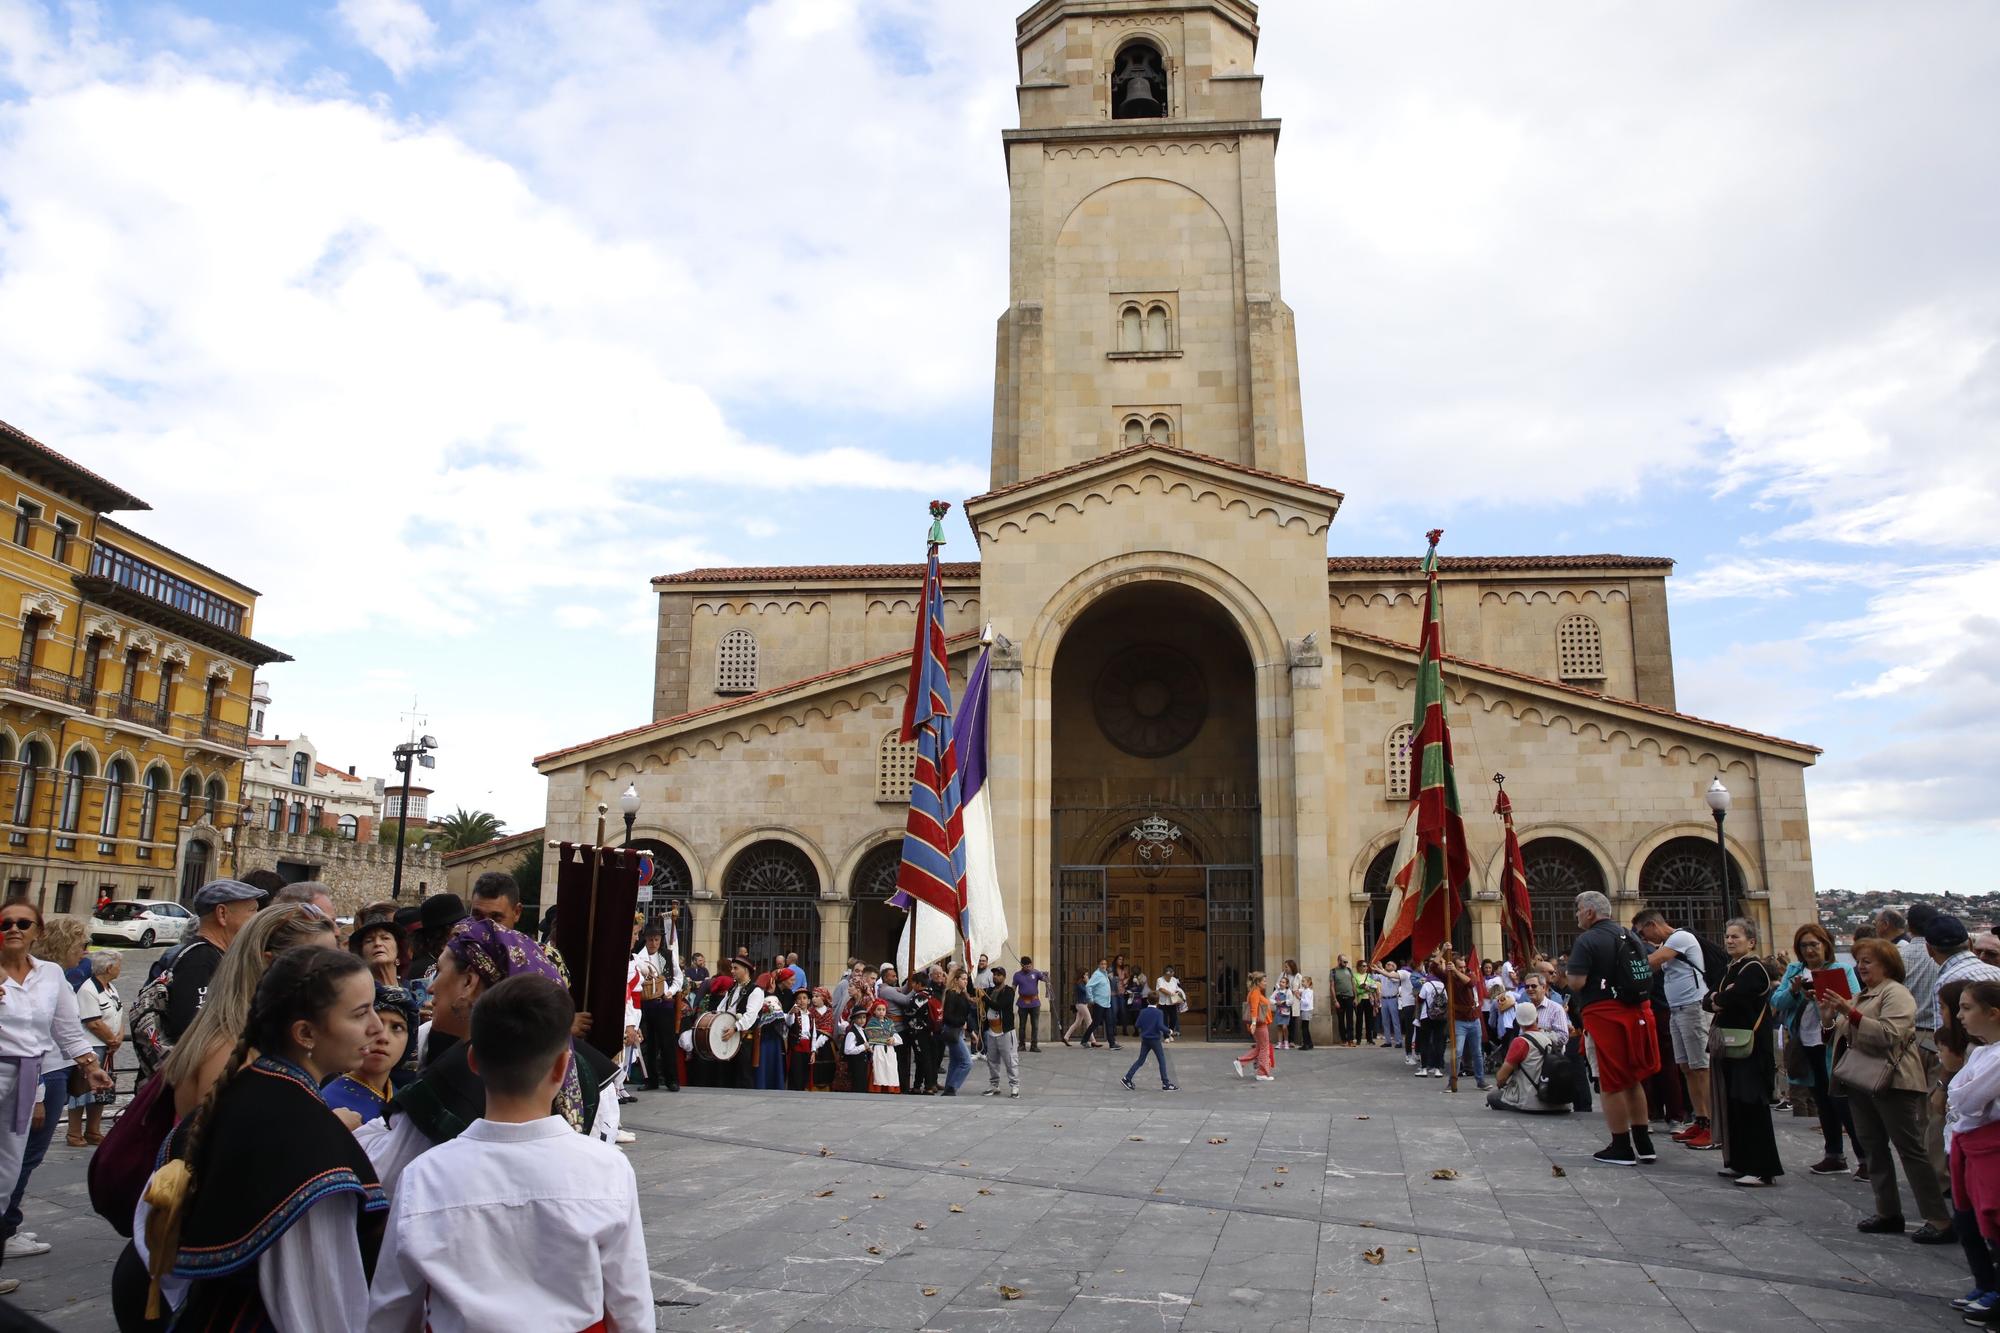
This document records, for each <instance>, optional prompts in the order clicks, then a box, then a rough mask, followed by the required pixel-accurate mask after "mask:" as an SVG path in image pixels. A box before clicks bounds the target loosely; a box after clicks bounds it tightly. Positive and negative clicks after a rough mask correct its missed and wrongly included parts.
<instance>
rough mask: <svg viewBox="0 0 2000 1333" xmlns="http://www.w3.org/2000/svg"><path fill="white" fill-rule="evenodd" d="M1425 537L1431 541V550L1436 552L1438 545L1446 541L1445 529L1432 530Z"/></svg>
mask: <svg viewBox="0 0 2000 1333" xmlns="http://www.w3.org/2000/svg"><path fill="white" fill-rule="evenodd" d="M1424 536H1425V537H1426V538H1428V539H1429V540H1430V544H1431V549H1433V550H1436V549H1437V544H1438V543H1439V542H1441V541H1443V540H1444V529H1443V528H1432V529H1431V530H1430V531H1429V532H1426V533H1425V534H1424Z"/></svg>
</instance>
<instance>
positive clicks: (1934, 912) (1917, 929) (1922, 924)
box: [1903, 903, 1938, 935]
mask: <svg viewBox="0 0 2000 1333" xmlns="http://www.w3.org/2000/svg"><path fill="white" fill-rule="evenodd" d="M1937 919H1938V909H1937V908H1935V907H1932V906H1931V905H1930V904H1929V903H1911V904H1910V910H1909V911H1907V912H1905V913H1904V914H1903V920H1904V921H1905V922H1907V923H1908V925H1909V927H1910V933H1911V934H1912V935H1923V934H1924V933H1925V932H1926V931H1928V930H1929V929H1930V928H1931V922H1933V921H1935V920H1937Z"/></svg>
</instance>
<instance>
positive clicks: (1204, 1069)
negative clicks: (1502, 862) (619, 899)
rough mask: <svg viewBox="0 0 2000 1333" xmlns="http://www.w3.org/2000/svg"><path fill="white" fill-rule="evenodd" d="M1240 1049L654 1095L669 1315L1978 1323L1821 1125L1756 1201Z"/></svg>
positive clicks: (1335, 1324)
mask: <svg viewBox="0 0 2000 1333" xmlns="http://www.w3.org/2000/svg"><path fill="white" fill-rule="evenodd" d="M1231 1053H1233V1048H1224V1047H1219V1046H1205V1045H1201V1044H1195V1043H1183V1044H1181V1045H1179V1046H1177V1047H1175V1048H1174V1049H1173V1052H1172V1059H1173V1063H1174V1066H1175V1071H1174V1072H1175V1076H1176V1078H1177V1079H1178V1080H1179V1081H1180V1083H1181V1085H1182V1089H1183V1090H1182V1091H1180V1092H1177V1093H1167V1092H1162V1091H1160V1089H1159V1083H1158V1079H1157V1078H1156V1077H1154V1078H1152V1079H1151V1081H1150V1085H1149V1083H1148V1082H1147V1081H1141V1082H1140V1083H1139V1088H1140V1091H1138V1092H1136V1093H1131V1092H1127V1091H1125V1089H1124V1088H1122V1087H1120V1086H1119V1084H1118V1077H1119V1075H1120V1074H1122V1073H1123V1072H1124V1068H1125V1064H1126V1061H1127V1060H1129V1059H1130V1055H1129V1054H1126V1055H1118V1054H1116V1053H1111V1052H1103V1051H1096V1052H1084V1051H1080V1050H1066V1049H1063V1048H1062V1047H1059V1046H1058V1047H1053V1048H1044V1051H1043V1053H1042V1054H1041V1055H1039V1056H1027V1057H1024V1059H1023V1062H1022V1063H1023V1065H1024V1071H1025V1079H1026V1087H1025V1090H1024V1092H1023V1095H1022V1097H1021V1098H1020V1100H1018V1101H1010V1100H1008V1099H1006V1098H998V1099H995V1098H984V1097H978V1096H972V1097H968V1098H961V1099H956V1100H940V1099H935V1098H914V1097H912V1098H893V1097H856V1096H845V1095H843V1096H833V1095H805V1094H798V1093H761V1094H759V1093H738V1092H683V1093H680V1094H679V1095H677V1096H676V1095H669V1094H665V1093H656V1094H643V1093H642V1094H641V1095H640V1098H639V1101H638V1102H637V1103H636V1104H634V1105H632V1106H630V1107H627V1108H626V1110H627V1124H628V1125H629V1127H631V1128H632V1129H633V1130H634V1131H636V1132H637V1134H638V1138H639V1141H638V1142H637V1143H636V1144H634V1145H633V1146H632V1147H631V1148H629V1149H627V1151H628V1153H629V1154H630V1156H631V1160H632V1164H633V1166H634V1167H635V1168H637V1170H638V1172H639V1179H640V1185H641V1190H642V1194H643V1196H644V1201H645V1215H646V1229H647V1242H648V1249H649V1252H650V1254H651V1258H652V1264H653V1272H654V1294H655V1296H656V1297H657V1298H658V1300H659V1302H660V1304H659V1327H660V1328H662V1329H677V1330H689V1331H690V1333H692V1331H693V1330H711V1329H712V1330H731V1329H741V1330H771V1331H772V1333H777V1330H798V1333H809V1331H817V1330H839V1329H954V1330H957V1329H963V1330H1008V1331H1012V1330H1049V1329H1072V1328H1075V1329H1091V1330H1103V1329H1119V1328H1132V1329H1142V1330H1149V1331H1151V1330H1163V1329H1164V1330H1172V1329H1187V1330H1203V1329H1216V1330H1231V1331H1232V1333H1236V1331H1241V1333H1251V1331H1253V1330H1262V1329H1307V1330H1315V1331H1316V1330H1322V1329H1325V1330H1332V1329H1336V1328H1352V1327H1353V1326H1355V1325H1356V1324H1363V1325H1366V1326H1368V1327H1370V1328H1375V1327H1382V1328H1385V1329H1387V1328H1410V1329H1419V1328H1421V1329H1429V1328H1437V1327H1440V1326H1441V1325H1442V1323H1443V1322H1444V1321H1447V1320H1449V1321H1452V1322H1453V1323H1455V1324H1457V1326H1459V1327H1461V1328H1466V1327H1477V1328H1478V1329H1480V1330H1481V1333H1505V1331H1506V1330H1512V1329H1567V1330H1570V1331H1571V1333H1586V1331H1588V1333H1596V1331H1597V1330H1608V1329H1615V1330H1619V1333H1653V1331H1654V1330H1685V1329H1700V1330H1742V1329H1752V1328H1754V1329H1756V1330H1758V1333H1784V1331H1785V1330H1793V1329H1798V1330H1803V1329H1843V1328H1852V1329H1861V1328H1870V1329H1881V1328H1884V1327H1907V1328H1932V1327H1935V1328H1960V1327H1963V1325H1962V1324H1961V1323H1960V1321H1959V1317H1958V1316H1957V1315H1956V1314H1955V1313H1954V1312H1953V1311H1952V1310H1950V1309H1949V1308H1948V1307H1947V1305H1946V1304H1945V1300H1944V1297H1947V1296H1950V1295H1956V1294H1958V1293H1959V1292H1961V1291H1963V1290H1964V1289H1965V1288H1966V1286H1967V1285H1969V1284H1968V1282H1967V1280H1966V1278H1965V1276H1964V1270H1963V1266H1962V1260H1961V1258H1960V1256H1959V1254H1958V1251H1957V1250H1956V1248H1955V1247H1942V1248H1937V1249H1925V1248H1922V1247H1919V1246H1915V1245H1911V1244H1910V1243H1908V1242H1907V1241H1906V1240H1903V1239H1902V1238H1900V1237H1871V1236H1862V1235H1859V1234H1857V1233H1856V1232H1855V1230H1854V1223H1855V1222H1856V1221H1858V1220H1859V1219H1860V1218H1861V1216H1862V1215H1863V1209H1864V1208H1865V1207H1866V1205H1867V1200H1868V1194H1867V1187H1866V1186H1865V1185H1862V1184H1860V1183H1858V1182H1855V1181H1852V1180H1849V1179H1848V1178H1846V1177H1845V1176H1842V1177H1838V1178H1834V1179H1816V1178H1814V1177H1812V1176H1809V1175H1807V1174H1806V1171H1805V1166H1806V1164H1807V1163H1808V1162H1810V1161H1812V1160H1813V1159H1814V1157H1815V1156H1816V1155H1817V1151H1816V1150H1817V1142H1818V1140H1817V1134H1816V1131H1815V1130H1814V1128H1813V1123H1814V1122H1811V1121H1807V1120H1797V1119H1793V1118H1791V1117H1790V1116H1787V1115H1781V1116H1780V1117H1779V1121H1778V1124H1779V1138H1780V1142H1781V1145H1782V1147H1783V1150H1784V1153H1785V1162H1786V1166H1787V1169H1788V1170H1789V1171H1790V1172H1791V1174H1789V1175H1787V1176H1786V1177H1785V1178H1784V1180H1783V1181H1782V1182H1781V1183H1780V1185H1779V1186H1778V1187H1777V1188H1775V1189H1770V1190H1744V1189H1737V1188H1734V1187H1732V1186H1731V1185H1729V1184H1728V1183H1727V1182H1726V1181H1722V1180H1719V1179H1717V1177H1716V1175H1715V1170H1716V1167H1717V1166H1718V1165H1719V1163H1718V1162H1717V1160H1716V1158H1717V1155H1716V1154H1714V1153H1693V1152H1687V1151H1684V1150H1682V1149H1679V1148H1677V1147H1674V1146H1672V1145H1671V1144H1666V1143H1665V1141H1664V1138H1662V1144H1663V1152H1662V1155H1661V1160H1660V1162H1659V1163H1658V1164H1657V1165H1656V1166H1653V1167H1649V1168H1640V1169H1632V1168H1618V1167H1605V1166H1598V1165H1596V1164H1594V1163H1592V1162H1591V1161H1590V1157H1589V1155H1590V1153H1591V1152H1593V1151H1594V1150H1595V1149H1596V1148H1598V1147H1599V1146H1600V1145H1601V1144H1602V1142H1603V1132H1602V1121H1601V1120H1599V1119H1598V1118H1597V1117H1595V1116H1591V1117H1557V1118H1547V1117H1540V1118H1531V1117H1526V1116H1518V1115H1506V1114H1501V1113H1499V1112H1493V1111H1489V1110H1487V1109H1486V1108H1485V1104H1484V1099H1483V1097H1482V1096H1481V1095H1480V1094H1478V1093H1477V1092H1475V1091H1474V1090H1473V1088H1472V1085H1471V1081H1470V1080H1469V1079H1468V1080H1465V1081H1464V1083H1463V1089H1464V1090H1463V1091H1461V1092H1460V1093H1458V1094H1457V1095H1456V1096H1454V1095H1452V1094H1450V1093H1447V1092H1445V1091H1444V1090H1443V1088H1442V1085H1441V1084H1440V1082H1439V1081H1437V1080H1430V1079H1424V1080H1419V1079H1415V1078H1412V1077H1410V1076H1409V1073H1408V1071H1407V1069H1406V1068H1405V1067H1404V1065H1403V1062H1402V1060H1401V1059H1400V1058H1399V1057H1398V1056H1395V1055H1392V1054H1389V1053H1388V1052H1384V1051H1379V1050H1355V1051H1348V1050H1331V1049H1325V1048H1322V1049H1320V1050H1318V1051H1315V1052H1310V1053H1307V1052H1297V1051H1291V1052H1281V1053H1280V1056H1279V1059H1280V1063H1279V1067H1278V1074H1279V1077H1278V1081H1277V1082H1275V1083H1269V1084H1259V1083H1254V1082H1250V1081H1247V1080H1238V1079H1236V1078H1234V1077H1232V1076H1231V1074H1230V1073H1229V1070H1228V1067H1227V1066H1228V1057H1229V1055H1230V1054H1231ZM985 1077H986V1075H985V1066H984V1064H976V1065H975V1067H974V1077H973V1079H972V1081H971V1082H970V1083H968V1085H967V1087H968V1091H972V1092H977V1091H978V1090H980V1089H982V1088H983V1087H984V1086H985ZM1142 1077H1143V1076H1142ZM83 1164H84V1154H83V1152H82V1151H80V1150H76V1149H71V1148H68V1147H66V1146H65V1145H64V1144H63V1142H62V1140H61V1138H60V1137H58V1138H57V1140H56V1144H55V1146H54V1148H53V1149H52V1151H51V1153H50V1158H49V1161H48V1163H47V1164H46V1165H45V1166H44V1167H43V1169H42V1171H41V1173H40V1174H38V1175H37V1176H36V1178H35V1183H34V1187H33V1189H32V1191H31V1194H30V1197H29V1204H28V1214H29V1217H28V1226H29V1228H31V1229H33V1230H36V1231H38V1232H40V1233H41V1235H42V1237H43V1238H44V1239H46V1240H49V1241H51V1242H53V1243H54V1244H55V1246H56V1248H55V1250H54V1251H53V1252H52V1253H50V1254H48V1255H45V1256H42V1257H39V1258H34V1259H26V1260H15V1261H11V1262H9V1263H8V1264H7V1265H6V1273H7V1275H9V1276H12V1277H19V1278H21V1279H23V1283H22V1286H21V1289H20V1291H19V1292H18V1293H17V1295H16V1300H18V1301H19V1302H20V1303H21V1304H22V1305H23V1306H24V1307H25V1308H28V1309H32V1310H34V1311H35V1312H37V1313H38V1314H39V1315H40V1316H41V1317H42V1318H44V1319H46V1320H47V1321H48V1322H49V1323H51V1324H53V1325H54V1326H56V1327H58V1328H64V1329H78V1330H86V1329H87V1330H100V1329H101V1330H108V1329H111V1328H112V1327H113V1325H112V1321H111V1317H110V1312H109V1305H108V1300H107V1298H106V1296H105V1294H104V1293H105V1283H106V1279H107V1275H108V1273H109V1270H110V1264H111V1261H112V1259H113V1258H114V1257H115V1255H116V1252H117V1246H116V1244H115V1243H114V1242H115V1241H116V1237H114V1236H113V1235H112V1233H111V1231H110V1229H109V1228H108V1227H107V1226H105V1225H104V1224H103V1223H102V1222H101V1221H99V1220H98V1218H97V1217H96V1216H95V1215H94V1214H92V1213H91V1212H90V1210H89V1204H88V1201H87V1199H86V1198H85V1193H84V1182H83ZM1440 1170H1451V1171H1455V1172H1457V1173H1458V1174H1457V1177H1456V1178H1454V1179H1445V1180H1440V1179H1435V1178H1434V1177H1433V1172H1436V1171H1440ZM1911 1215H1912V1216H1914V1210H1912V1211H1911Z"/></svg>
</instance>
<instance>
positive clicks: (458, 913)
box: [417, 893, 465, 930]
mask: <svg viewBox="0 0 2000 1333" xmlns="http://www.w3.org/2000/svg"><path fill="white" fill-rule="evenodd" d="M417 920H418V921H419V922H420V923H422V925H423V928H424V929H425V930H449V929H450V928H451V927H453V926H455V925H457V924H458V923H459V922H461V921H463V920H465V900H464V899H463V898H460V897H459V896H458V895H457V894H455V893H434V894H432V895H431V896H430V897H428V898H426V899H424V905H423V907H422V908H421V909H420V910H419V911H418V913H417Z"/></svg>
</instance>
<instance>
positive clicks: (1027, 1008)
mask: <svg viewBox="0 0 2000 1333" xmlns="http://www.w3.org/2000/svg"><path fill="white" fill-rule="evenodd" d="M1048 979H1049V974H1048V973H1046V972H1044V971H1042V970H1041V969H1040V968H1038V967H1036V966H1035V960H1034V959H1032V958H1030V957H1028V955H1026V954H1022V955H1021V970H1020V971H1018V972H1016V973H1015V974H1014V1004H1015V1007H1016V1008H1017V1009H1018V1010H1019V1011H1020V1013H1019V1017H1020V1028H1021V1030H1022V1031H1024V1032H1026V1033H1027V1034H1028V1047H1027V1049H1028V1054H1030V1055H1040V1054H1041V1053H1042V983H1043V982H1044V981H1047V980H1048ZM1016 1040H1017V1041H1018V1040H1019V1038H1018V1037H1017V1038H1016Z"/></svg>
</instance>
